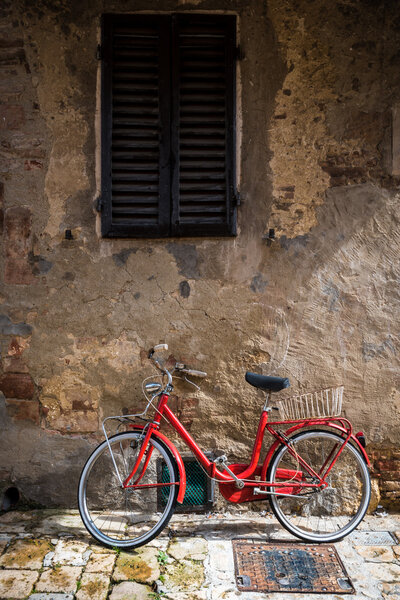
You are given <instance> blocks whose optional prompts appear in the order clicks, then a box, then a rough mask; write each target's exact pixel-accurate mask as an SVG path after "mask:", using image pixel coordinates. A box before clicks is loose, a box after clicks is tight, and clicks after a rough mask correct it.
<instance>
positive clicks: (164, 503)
mask: <svg viewBox="0 0 400 600" xmlns="http://www.w3.org/2000/svg"><path fill="white" fill-rule="evenodd" d="M109 442H110V447H111V452H112V455H111V453H110V448H109V446H108V443H107V441H105V442H103V443H102V444H100V446H98V447H97V448H96V449H95V450H94V452H93V453H92V454H91V456H89V458H88V460H87V462H86V465H85V466H84V468H83V471H82V474H81V478H80V481H79V489H78V506H79V511H80V514H81V517H82V521H83V523H84V525H85V527H86V529H87V530H88V531H89V533H90V534H91V535H92V536H93V537H94V538H95V539H96V540H97V541H98V542H100V543H101V544H103V545H105V546H108V547H118V548H125V549H126V548H137V547H138V546H143V545H144V544H147V543H148V542H149V541H150V540H152V539H153V538H154V537H156V536H157V535H158V534H159V533H160V532H161V531H162V529H163V528H164V527H165V526H166V525H167V523H168V521H169V520H170V518H171V516H172V513H173V511H174V508H175V505H176V499H177V495H178V487H179V475H178V469H177V465H176V462H175V459H174V457H173V455H172V454H171V452H170V450H169V448H168V447H167V446H166V445H165V444H164V443H163V442H162V441H160V440H158V439H156V438H153V437H152V438H151V439H150V441H149V445H148V450H147V451H146V454H145V456H144V458H143V459H142V461H141V463H140V466H139V469H138V471H137V473H136V474H135V476H134V477H133V479H132V481H131V482H130V483H131V484H133V483H134V482H135V480H137V479H138V478H139V477H140V481H138V482H137V486H134V487H131V488H123V487H122V486H121V483H120V480H119V477H118V473H119V476H120V478H121V479H122V481H124V480H125V479H126V478H127V477H128V476H129V474H130V473H131V471H132V469H133V467H134V465H135V464H136V459H137V456H138V453H139V451H140V447H141V444H142V436H141V433H138V432H126V433H119V434H117V435H115V436H113V437H111V438H110V439H109ZM113 458H114V461H115V464H114V461H113ZM146 463H147V464H146ZM144 466H145V468H143V467H144ZM116 469H117V470H118V473H117V471H116ZM141 475H142V476H141Z"/></svg>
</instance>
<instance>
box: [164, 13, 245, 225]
mask: <svg viewBox="0 0 400 600" xmlns="http://www.w3.org/2000/svg"><path fill="white" fill-rule="evenodd" d="M235 29H236V19H235V17H234V16H226V15H198V14H197V15H176V16H174V17H173V34H172V43H173V50H172V66H173V71H172V77H173V83H172V94H173V99H172V153H173V156H174V160H173V161H172V167H173V175H172V202H173V212H172V232H173V234H174V235H203V236H207V235H233V234H235V224H236V218H235V217H236V215H235V206H234V156H233V136H234V125H235V123H234V88H235V57H234V51H235V47H236V44H235Z"/></svg>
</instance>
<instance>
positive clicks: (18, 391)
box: [0, 373, 35, 400]
mask: <svg viewBox="0 0 400 600" xmlns="http://www.w3.org/2000/svg"><path fill="white" fill-rule="evenodd" d="M0 391H2V392H3V394H4V395H5V397H6V398H20V399H23V400H29V399H31V398H33V395H34V393H35V386H34V383H33V380H32V377H31V376H30V375H28V374H26V373H5V374H4V375H3V376H2V377H1V378H0Z"/></svg>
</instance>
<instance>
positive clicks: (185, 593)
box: [0, 510, 400, 600]
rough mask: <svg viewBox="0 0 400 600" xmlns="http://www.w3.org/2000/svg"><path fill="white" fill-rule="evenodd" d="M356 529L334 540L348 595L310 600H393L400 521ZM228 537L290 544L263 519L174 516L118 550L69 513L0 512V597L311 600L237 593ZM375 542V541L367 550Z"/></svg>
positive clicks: (398, 581) (398, 586)
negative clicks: (145, 538) (350, 587)
mask: <svg viewBox="0 0 400 600" xmlns="http://www.w3.org/2000/svg"><path fill="white" fill-rule="evenodd" d="M360 532H363V533H364V534H365V535H358V536H357V535H354V536H351V535H350V536H348V537H347V538H345V539H344V540H342V541H341V542H339V543H337V544H335V547H336V549H337V551H338V554H339V556H340V558H341V559H342V561H343V563H344V566H345V568H346V570H347V572H348V574H349V577H350V578H351V580H352V582H353V584H354V586H355V589H356V594H355V595H352V596H349V595H342V596H341V595H337V594H336V595H333V594H313V595H312V599H311V600H400V544H399V539H400V538H399V533H400V516H399V515H386V516H380V517H378V516H368V517H366V519H365V520H364V521H363V523H362V524H361V526H360ZM371 532H372V533H374V532H375V533H379V535H378V536H374V535H371ZM395 532H397V533H395ZM388 534H390V535H388ZM234 538H260V539H263V540H266V541H267V540H278V539H281V540H288V539H290V540H292V541H293V542H295V543H296V540H295V538H292V537H291V536H290V535H289V534H288V533H287V532H286V531H284V530H283V529H282V528H281V527H280V525H279V524H278V523H277V522H276V521H275V519H274V518H273V517H272V515H269V514H265V513H250V512H248V513H246V514H239V513H237V514H232V513H229V514H218V515H208V516H204V515H175V516H174V517H173V519H172V520H171V523H170V526H169V527H168V528H167V529H166V530H164V532H162V535H161V536H159V537H158V538H155V539H154V540H152V542H151V543H150V544H148V545H147V546H145V547H142V548H138V549H136V550H132V551H129V552H119V551H116V550H115V549H110V548H105V547H103V546H100V545H98V544H97V543H96V542H95V540H93V539H92V538H90V536H89V535H88V534H87V532H86V530H85V529H84V527H83V525H82V523H81V521H80V517H79V514H78V512H77V511H55V510H51V511H38V510H36V511H30V512H27V513H21V512H20V511H13V512H10V513H6V514H3V515H0V600H17V599H22V600H89V599H93V600H133V599H134V598H135V600H267V599H268V600H309V598H311V596H307V595H304V594H291V593H284V592H282V593H280V592H278V593H274V594H257V593H254V592H239V591H238V590H237V587H236V582H235V574H234V563H233V551H232V539H234ZM374 539H380V540H382V543H381V544H375V545H373V544H372V543H371V542H372V541H373V540H374Z"/></svg>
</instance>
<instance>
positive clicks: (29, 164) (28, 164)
mask: <svg viewBox="0 0 400 600" xmlns="http://www.w3.org/2000/svg"><path fill="white" fill-rule="evenodd" d="M24 169H25V171H38V170H40V169H43V163H42V162H41V161H40V160H26V161H25V163H24Z"/></svg>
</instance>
